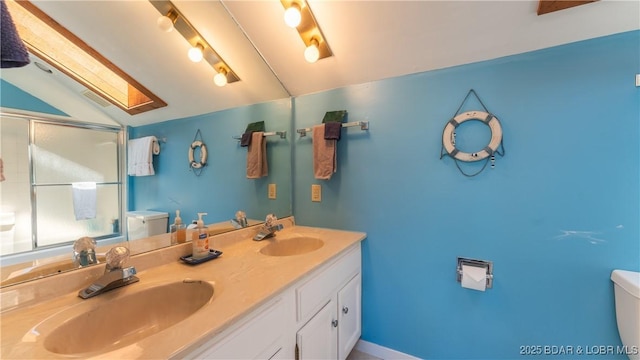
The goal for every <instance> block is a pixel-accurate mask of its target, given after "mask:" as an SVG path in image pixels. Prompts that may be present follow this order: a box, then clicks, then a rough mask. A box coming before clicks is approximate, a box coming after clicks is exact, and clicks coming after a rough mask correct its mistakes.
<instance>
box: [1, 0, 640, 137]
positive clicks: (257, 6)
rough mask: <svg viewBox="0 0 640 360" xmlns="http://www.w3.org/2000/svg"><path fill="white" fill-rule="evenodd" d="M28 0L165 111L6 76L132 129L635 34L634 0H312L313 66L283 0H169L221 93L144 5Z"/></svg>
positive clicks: (70, 108)
mask: <svg viewBox="0 0 640 360" xmlns="http://www.w3.org/2000/svg"><path fill="white" fill-rule="evenodd" d="M34 3H35V4H36V5H37V6H38V7H40V8H41V9H42V10H43V11H44V12H46V13H47V14H49V16H51V17H52V18H53V19H55V20H56V21H58V22H59V23H60V24H62V25H63V26H65V27H66V28H67V29H69V30H70V31H72V32H73V33H75V34H76V35H78V36H79V37H80V38H82V39H83V40H84V41H85V42H86V43H88V44H89V45H90V46H92V47H93V48H94V49H96V50H97V51H98V52H99V53H101V54H102V55H104V56H105V57H107V58H108V59H110V60H111V61H112V62H113V63H114V64H116V65H117V66H119V67H120V68H121V69H123V70H124V71H125V72H126V73H128V74H129V75H131V76H132V77H134V78H135V79H136V80H137V81H138V82H140V83H141V84H143V85H144V86H145V87H147V88H148V89H149V90H151V91H152V92H154V93H155V94H156V95H158V96H159V97H160V98H162V99H163V100H164V101H165V102H167V103H168V104H169V105H168V106H167V107H165V108H161V109H156V110H153V111H149V112H146V113H143V114H138V115H133V116H131V115H128V114H126V113H125V112H124V111H121V110H119V109H117V108H116V107H115V106H109V107H106V108H102V107H100V106H98V105H96V104H94V103H93V102H91V101H90V100H87V99H86V98H85V97H84V96H82V95H79V93H80V92H81V91H82V90H83V88H82V87H80V86H78V85H74V84H69V82H68V81H65V79H64V76H63V75H61V74H57V73H54V75H48V74H45V73H44V72H42V71H40V70H38V69H37V68H35V66H33V65H29V66H27V67H25V68H20V69H4V70H3V71H2V72H1V76H2V78H3V79H5V80H7V81H9V82H11V83H13V84H15V85H16V86H18V87H20V88H22V89H24V90H25V91H28V92H30V93H32V94H34V95H36V96H37V97H39V98H41V99H43V100H44V101H46V102H48V103H50V104H51V105H53V106H55V107H57V108H59V109H60V110H62V111H64V112H66V113H68V114H70V115H71V116H72V117H75V118H77V119H82V120H87V119H88V117H91V118H92V120H91V121H96V122H110V121H111V119H113V120H115V121H116V122H117V123H120V124H123V125H131V126H140V125H145V124H149V123H155V122H161V121H166V120H170V119H176V118H183V117H188V116H194V115H200V114H205V113H209V112H213V111H219V110H223V109H228V108H233V107H238V106H243V105H248V104H254V103H260V102H265V101H270V100H274V99H280V98H285V97H288V96H298V95H303V94H309V93H314V92H319V91H323V90H328V89H333V88H339V87H343V86H348V85H353V84H360V83H365V82H369V81H374V80H379V79H384V78H389V77H395V76H401V75H406V74H412V73H417V72H423V71H428V70H433V69H439V68H445V67H450V66H455V65H461V64H467V63H472V62H477V61H482V60H488V59H494V58H498V57H503V56H507V55H512V54H518V53H522V52H527V51H532V50H537V49H541V48H546V47H550V46H555V45H560V44H565V43H570V42H575V41H580V40H585V39H590V38H594V37H599V36H605V35H609V34H615V33H620V32H624V31H629V30H635V29H640V1H637V0H625V1H621V0H601V1H598V2H595V3H591V4H586V5H581V6H577V7H574V8H570V9H567V10H562V11H558V12H554V13H550V14H546V15H542V16H538V15H537V14H536V9H537V5H538V4H537V0H515V1H477V0H476V1H370V0H350V1H341V0H335V1H327V0H309V4H310V6H311V9H312V11H313V13H314V15H315V17H316V19H317V21H318V23H319V25H320V27H321V28H322V32H323V33H324V36H325V38H326V40H327V42H328V43H329V46H330V47H331V50H332V51H333V56H332V57H329V58H326V59H322V60H320V61H318V62H317V63H315V64H309V63H307V62H306V61H305V60H304V58H303V51H304V45H303V43H302V41H301V40H300V38H299V37H298V34H297V32H296V31H295V30H294V29H291V28H289V27H287V26H286V25H285V24H284V22H283V12H284V9H283V7H282V5H281V3H280V1H279V0H268V1H264V0H263V1H234V0H223V1H217V0H212V1H202V0H201V1H186V0H175V1H174V4H176V6H177V7H178V9H179V10H180V11H181V12H182V13H183V14H184V15H185V16H186V17H187V18H188V19H189V21H190V22H191V23H192V24H193V25H194V26H195V27H196V28H197V30H198V31H199V32H200V33H201V34H202V35H203V36H204V37H205V38H206V40H207V41H208V42H209V43H210V44H211V45H212V46H213V47H214V48H215V49H216V51H217V52H218V53H219V54H220V55H221V56H222V58H223V59H224V60H225V62H227V63H228V64H229V65H230V66H231V68H232V69H233V70H234V72H235V73H236V74H238V76H239V77H240V79H241V81H239V82H236V83H231V84H228V85H227V86H225V87H223V88H219V87H217V86H215V85H214V84H213V80H212V79H213V75H214V74H215V72H214V70H213V69H212V68H211V67H209V66H208V64H207V63H206V62H201V63H197V64H194V63H192V62H190V61H189V60H188V59H187V56H186V52H187V50H188V47H189V45H188V44H187V42H186V40H184V39H183V38H182V37H181V36H180V35H179V34H178V33H177V32H176V31H174V32H171V33H168V34H167V33H163V32H161V31H160V30H159V29H158V28H157V26H156V20H157V18H158V16H159V15H160V14H159V13H158V12H157V10H156V9H155V8H154V7H153V6H152V5H151V4H150V3H149V2H148V1H144V0H135V1H94V0H91V1H78V0H76V1H52V0H47V1H34ZM60 84H66V85H64V86H65V87H64V88H60V86H61V85H60ZM91 114H93V115H91Z"/></svg>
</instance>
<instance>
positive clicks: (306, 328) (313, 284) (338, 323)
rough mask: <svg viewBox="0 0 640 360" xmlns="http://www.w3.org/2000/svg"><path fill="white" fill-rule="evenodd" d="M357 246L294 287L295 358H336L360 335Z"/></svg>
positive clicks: (343, 356)
mask: <svg viewBox="0 0 640 360" xmlns="http://www.w3.org/2000/svg"><path fill="white" fill-rule="evenodd" d="M360 256H361V255H360V245H359V244H358V246H357V247H355V248H353V249H351V250H350V251H348V252H347V253H346V254H345V255H344V256H342V257H341V258H340V259H339V260H338V261H336V262H335V263H333V264H331V265H329V267H328V268H325V269H323V270H321V271H319V272H318V273H316V274H314V275H313V276H312V277H311V278H310V279H308V280H307V281H306V282H304V283H303V284H302V285H300V286H298V287H296V302H297V304H296V305H297V320H298V324H299V326H300V327H299V330H298V332H297V333H296V346H297V347H296V352H297V359H340V360H343V359H345V358H346V357H347V355H349V352H351V349H353V346H354V345H355V344H356V342H357V341H358V339H359V338H360V334H361V321H360V319H361V318H360V316H361V309H360V303H361V300H360V299H361V278H360V269H361V261H360Z"/></svg>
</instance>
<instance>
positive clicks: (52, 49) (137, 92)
mask: <svg viewBox="0 0 640 360" xmlns="http://www.w3.org/2000/svg"><path fill="white" fill-rule="evenodd" d="M6 4H7V7H8V8H9V12H10V13H11V16H12V18H13V21H14V22H15V25H16V28H17V30H18V33H19V34H20V37H21V38H22V40H23V41H24V43H25V44H26V45H27V48H28V49H29V51H30V52H32V53H33V54H35V55H36V56H38V57H40V58H41V59H43V60H44V61H46V62H47V63H49V64H50V65H51V66H53V67H55V68H56V69H58V70H60V71H61V72H63V73H65V74H67V75H68V76H70V77H72V78H73V79H75V80H76V81H78V82H80V83H81V84H83V85H84V86H86V87H88V88H89V89H91V90H92V91H94V92H95V93H96V94H98V95H99V96H101V97H103V98H104V99H105V100H107V101H109V102H110V103H112V104H114V105H116V106H117V107H119V108H121V109H122V110H124V111H125V112H127V113H128V114H130V115H135V114H139V113H142V112H146V111H150V110H153V109H157V108H161V107H164V106H167V103H165V102H164V101H162V99H160V98H159V97H157V96H156V95H154V94H153V93H152V92H151V91H149V90H148V89H146V88H145V87H144V86H142V85H141V84H140V83H138V82H137V81H136V80H135V79H133V78H132V77H130V76H129V75H127V74H126V73H125V72H124V71H122V70H121V69H120V68H118V67H117V66H116V65H114V64H113V63H111V62H110V61H109V60H107V59H106V58H105V57H104V56H102V55H101V54H99V53H98V52H97V51H96V50H94V49H93V48H91V47H90V46H89V45H88V44H86V43H85V42H84V41H82V40H81V39H80V38H78V37H77V36H75V35H74V34H73V33H71V32H70V31H69V30H67V29H66V28H64V27H63V26H62V25H60V24H58V23H57V22H56V21H55V20H54V19H52V18H51V17H49V16H48V15H47V14H45V13H44V12H43V11H42V10H40V9H39V8H38V7H36V6H35V5H33V4H32V3H31V2H29V1H19V2H16V1H14V0H6Z"/></svg>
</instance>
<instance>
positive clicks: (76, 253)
mask: <svg viewBox="0 0 640 360" xmlns="http://www.w3.org/2000/svg"><path fill="white" fill-rule="evenodd" d="M73 263H74V264H76V265H77V266H78V267H83V266H87V265H93V264H97V263H98V259H97V258H96V241H95V240H94V239H92V238H90V237H88V236H84V237H81V238H80V239H78V240H76V241H75V242H74V243H73Z"/></svg>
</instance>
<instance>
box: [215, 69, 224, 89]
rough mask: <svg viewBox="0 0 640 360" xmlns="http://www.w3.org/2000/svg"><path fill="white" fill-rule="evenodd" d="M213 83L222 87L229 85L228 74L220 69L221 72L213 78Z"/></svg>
mask: <svg viewBox="0 0 640 360" xmlns="http://www.w3.org/2000/svg"><path fill="white" fill-rule="evenodd" d="M213 82H214V83H215V84H216V85H218V86H220V87H222V86H225V85H227V72H226V71H225V70H224V69H220V72H219V73H217V74H216V75H215V76H214V77H213Z"/></svg>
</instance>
